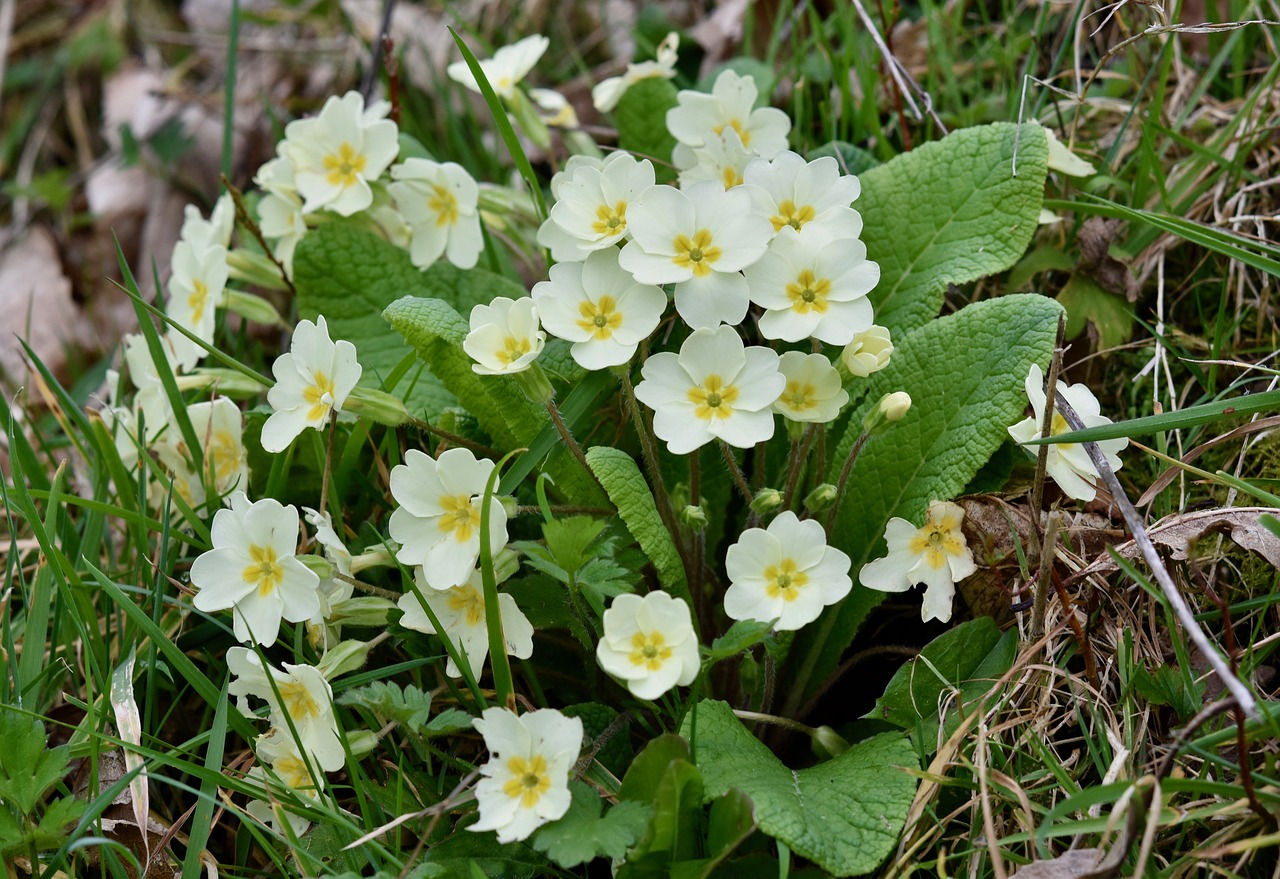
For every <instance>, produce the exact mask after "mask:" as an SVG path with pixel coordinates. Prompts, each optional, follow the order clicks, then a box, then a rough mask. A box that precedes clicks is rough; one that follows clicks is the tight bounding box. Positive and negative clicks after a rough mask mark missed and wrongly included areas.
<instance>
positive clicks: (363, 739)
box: [346, 729, 378, 760]
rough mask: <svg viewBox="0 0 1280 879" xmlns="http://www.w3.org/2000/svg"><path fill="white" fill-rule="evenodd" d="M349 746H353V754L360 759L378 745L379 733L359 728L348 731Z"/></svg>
mask: <svg viewBox="0 0 1280 879" xmlns="http://www.w3.org/2000/svg"><path fill="white" fill-rule="evenodd" d="M346 737H347V746H348V747H349V748H351V756H352V757H354V758H355V759H357V760H359V759H360V758H361V757H364V756H366V755H368V754H372V753H373V749H374V748H376V747H378V734H377V733H376V732H373V731H372V730H367V729H357V730H352V731H350V732H348V733H346Z"/></svg>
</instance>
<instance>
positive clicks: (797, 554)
mask: <svg viewBox="0 0 1280 879" xmlns="http://www.w3.org/2000/svg"><path fill="white" fill-rule="evenodd" d="M850 564H851V562H850V560H849V557H848V556H847V555H845V554H844V553H843V552H841V551H840V550H838V549H836V548H834V547H831V546H827V542H826V535H825V533H824V532H823V530H822V525H821V524H819V523H818V522H817V521H815V520H813V519H805V520H803V521H801V520H800V518H799V517H798V516H796V514H795V513H793V512H791V511H790V510H788V511H786V512H784V513H780V514H779V515H778V517H777V518H775V519H774V520H773V521H772V522H770V523H769V527H768V528H767V529H765V528H748V529H747V530H746V531H744V532H742V536H741V537H739V538H738V542H737V543H735V544H734V545H733V546H731V547H729V552H728V554H727V555H726V556H725V571H726V573H728V575H729V581H730V586H729V589H728V591H726V592H725V594H724V612H725V613H726V614H727V615H728V616H729V618H730V619H735V620H760V621H761V622H769V621H771V620H776V621H777V622H776V623H775V624H774V626H775V628H777V629H778V630H779V631H791V630H794V629H799V628H800V627H801V626H805V625H808V624H809V623H811V622H813V621H814V620H816V619H817V618H818V615H819V614H821V613H822V609H823V608H824V607H826V606H827V605H829V604H835V603H836V602H837V601H839V600H840V599H842V598H844V597H845V596H846V595H848V594H849V592H850V590H852V589H853V581H852V580H851V579H849V566H850Z"/></svg>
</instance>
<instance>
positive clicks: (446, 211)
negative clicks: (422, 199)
mask: <svg viewBox="0 0 1280 879" xmlns="http://www.w3.org/2000/svg"><path fill="white" fill-rule="evenodd" d="M427 208H428V209H429V210H430V211H431V212H432V213H434V214H435V215H436V228H437V229H442V228H444V227H445V226H456V225H457V224H458V200H457V199H456V198H454V195H453V193H452V192H450V191H449V190H447V189H445V188H444V187H443V186H438V185H432V187H431V197H430V198H428V199H427Z"/></svg>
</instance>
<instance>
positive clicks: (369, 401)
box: [343, 387, 409, 427]
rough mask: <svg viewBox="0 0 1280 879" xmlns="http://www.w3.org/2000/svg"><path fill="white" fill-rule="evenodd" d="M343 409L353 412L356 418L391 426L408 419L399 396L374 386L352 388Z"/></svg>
mask: <svg viewBox="0 0 1280 879" xmlns="http://www.w3.org/2000/svg"><path fill="white" fill-rule="evenodd" d="M343 409H344V411H347V412H352V413H354V414H355V415H356V417H357V418H367V419H369V420H370V421H373V422H376V423H377V424H387V425H390V426H392V427H395V426H396V425H399V424H404V423H405V422H406V421H408V420H409V410H408V409H406V408H405V406H404V402H403V401H402V400H401V399H400V398H399V397H397V396H395V395H394V394H388V393H387V392H386V391H379V390H376V389H374V388H361V387H356V388H353V389H352V390H351V394H350V395H349V396H348V397H347V403H346V405H345V406H344V407H343Z"/></svg>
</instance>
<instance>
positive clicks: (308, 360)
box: [262, 315, 361, 452]
mask: <svg viewBox="0 0 1280 879" xmlns="http://www.w3.org/2000/svg"><path fill="white" fill-rule="evenodd" d="M271 372H272V374H273V375H275V377H276V383H275V385H274V386H273V387H272V388H271V390H269V391H268V392H267V402H268V403H270V404H271V408H272V409H274V410H275V411H274V412H272V413H271V417H269V418H268V419H267V420H266V423H265V424H263V425H262V448H263V449H265V450H266V451H268V452H283V451H284V450H285V449H286V448H288V446H289V443H291V442H293V440H294V438H295V437H297V436H298V434H300V433H302V432H303V431H304V430H306V429H307V428H308V427H312V428H315V429H316V430H321V429H323V428H324V426H325V425H326V424H328V422H329V414H330V413H332V412H341V411H342V406H343V404H344V403H345V402H346V401H347V395H348V394H350V393H351V389H352V388H354V387H355V386H356V382H358V381H359V380H360V373H361V367H360V364H359V363H358V362H356V346H355V345H352V344H351V343H350V342H347V341H341V340H340V341H338V342H334V341H333V340H332V339H330V338H329V325H328V324H327V323H325V319H324V316H323V315H321V316H320V317H317V318H316V322H315V323H312V322H311V321H309V320H304V321H301V322H299V323H298V326H297V328H295V329H294V331H293V341H292V343H291V344H290V346H289V353H288V354H281V355H280V356H279V357H277V358H276V361H275V363H273V364H272V365H271Z"/></svg>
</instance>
